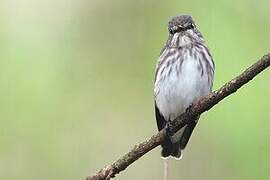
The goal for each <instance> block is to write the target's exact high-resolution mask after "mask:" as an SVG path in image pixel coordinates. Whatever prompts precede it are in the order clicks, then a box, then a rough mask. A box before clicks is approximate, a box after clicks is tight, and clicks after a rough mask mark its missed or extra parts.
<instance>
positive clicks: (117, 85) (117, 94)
mask: <svg viewBox="0 0 270 180" xmlns="http://www.w3.org/2000/svg"><path fill="white" fill-rule="evenodd" d="M269 8H270V3H269V1H267V0H262V1H254V0H237V1H234V0H222V1H214V0H206V1H195V0H190V1H182V0H178V1H162V0H148V1H142V0H76V1H75V0H73V1H72V0H47V1H41V0H6V1H4V0H1V1H0V84H1V87H0V93H1V95H0V115H1V116H0V126H1V127H0V179H8V180H15V179H22V180H36V179H50V180H61V179H63V180H64V179H65V180H75V179H77V180H78V179H84V178H85V177H86V175H88V174H91V173H94V172H95V171H96V170H98V169H100V168H102V167H104V166H105V165H106V164H109V163H111V162H113V161H114V160H116V159H117V158H118V157H120V156H121V155H123V154H124V153H125V152H127V151H128V150H130V149H131V148H132V147H133V145H134V144H136V143H139V142H141V141H143V140H145V139H147V138H148V137H150V136H151V135H152V134H154V133H155V132H156V131H157V130H156V124H155V119H154V106H153V81H154V70H155V63H156V60H157V57H158V55H159V52H160V50H161V48H162V46H163V45H164V43H165V41H166V39H167V36H168V32H167V21H168V19H169V18H170V17H171V16H174V15H178V14H183V13H184V14H192V15H193V17H194V19H195V20H196V22H197V24H198V26H199V28H200V30H201V31H202V33H203V35H204V37H205V39H206V41H207V43H208V45H209V47H210V49H211V52H212V55H213V57H214V59H215V63H216V76H215V83H214V89H217V88H218V87H220V86H221V85H222V84H224V83H225V82H226V81H228V80H230V79H231V78H233V77H234V76H236V75H238V74H239V73H240V72H242V71H243V70H244V69H245V68H246V67H248V66H249V65H251V64H252V63H253V62H255V60H256V59H257V58H259V57H261V56H262V55H263V54H265V53H266V52H267V51H269V42H270V21H269V16H270V11H269ZM269 82H270V71H269V70H268V71H265V72H263V73H262V74H261V75H259V76H258V77H256V78H255V79H254V80H253V81H252V82H250V83H249V84H248V85H246V86H245V87H244V88H242V89H241V90H239V91H238V92H237V93H236V94H234V95H233V96H230V97H229V98H227V99H226V100H224V101H222V102H221V103H220V104H219V105H218V106H216V107H215V108H213V109H212V110H211V111H210V112H207V113H205V114H204V115H203V116H202V117H201V120H200V123H199V125H198V126H197V128H196V130H195V131H194V133H193V136H192V139H191V141H190V143H189V145H188V146H187V148H186V150H185V153H184V158H183V160H181V161H171V162H170V167H171V170H170V174H171V175H170V177H171V180H172V179H189V180H195V179H200V180H216V179H219V180H223V179H224V180H227V179H230V180H239V179H245V180H253V179H260V180H266V179H269V178H270V154H269V151H270V141H269V139H270V121H269V120H270V111H269V107H270V101H269V97H270V83H269ZM162 175H163V161H162V160H161V159H160V148H156V149H155V150H153V151H152V152H151V153H149V154H147V155H146V156H144V157H143V158H141V159H140V160H139V161H137V162H136V163H135V164H133V165H132V166H130V167H129V168H128V169H127V170H126V171H125V172H123V173H121V174H120V175H119V176H117V179H119V180H124V179H130V180H136V179H155V180H158V179H162Z"/></svg>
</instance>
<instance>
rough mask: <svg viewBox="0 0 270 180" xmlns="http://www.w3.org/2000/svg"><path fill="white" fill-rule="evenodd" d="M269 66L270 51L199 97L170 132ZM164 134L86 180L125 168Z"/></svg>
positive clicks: (97, 179)
mask: <svg viewBox="0 0 270 180" xmlns="http://www.w3.org/2000/svg"><path fill="white" fill-rule="evenodd" d="M269 66H270V53H269V54H267V55H265V56H263V57H262V58H261V59H260V60H258V61H257V62H256V63H255V64H253V65H252V66H250V67H249V68H248V69H246V70H245V71H244V72H243V73H242V74H240V75H239V76H237V77H235V78H234V79H232V80H231V81H229V82H227V83H226V84H225V85H224V86H222V87H221V88H220V89H219V90H217V91H214V92H212V93H210V94H209V95H208V96H206V97H203V98H201V99H200V100H199V101H198V102H197V103H195V104H193V105H192V106H191V107H190V108H188V110H187V111H186V112H185V113H183V114H182V115H180V116H179V117H178V118H177V119H175V120H173V121H172V127H173V128H172V132H173V133H175V132H177V131H178V130H179V129H180V128H182V127H183V126H185V125H186V124H188V123H189V122H190V121H191V120H192V119H194V117H196V116H198V115H200V114H202V113H204V112H205V111H208V110H209V109H211V108H212V107H213V106H215V105H216V104H217V103H219V102H220V101H221V100H222V99H224V98H225V97H227V96H229V95H230V94H232V93H234V92H236V91H237V90H238V89H239V88H240V87H242V86H243V85H244V84H246V83H248V82H249V81H250V80H252V79H253V78H254V77H255V76H256V75H258V74H259V73H260V72H262V71H263V70H264V69H266V68H267V67H269ZM165 136H166V132H165V129H163V130H161V131H159V132H158V133H157V134H156V135H153V136H152V137H151V138H150V139H149V140H147V141H145V142H142V143H140V144H138V145H135V147H134V148H133V149H132V150H131V151H130V152H128V153H127V154H126V155H124V156H123V157H121V158H120V159H118V160H117V161H116V162H114V163H113V164H111V165H109V166H107V167H105V168H103V169H101V170H100V171H99V172H97V173H96V174H94V175H92V176H88V177H87V178H86V180H109V179H111V178H113V177H115V175H116V174H118V173H120V172H121V171H123V170H125V169H126V168H127V167H128V166H129V165H130V164H132V163H133V162H135V161H136V160H137V159H139V158H140V157H142V156H143V155H144V154H146V153H147V152H149V151H151V150H152V149H154V148H155V147H157V146H159V145H160V144H161V142H162V141H163V140H164V138H165Z"/></svg>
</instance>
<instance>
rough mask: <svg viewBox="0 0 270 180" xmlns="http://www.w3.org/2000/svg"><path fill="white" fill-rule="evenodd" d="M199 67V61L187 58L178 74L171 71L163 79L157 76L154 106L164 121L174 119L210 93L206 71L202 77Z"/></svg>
mask: <svg viewBox="0 0 270 180" xmlns="http://www.w3.org/2000/svg"><path fill="white" fill-rule="evenodd" d="M199 67H200V64H199V61H198V60H196V59H193V58H190V57H189V59H185V60H184V62H183V64H182V67H181V72H179V73H178V74H177V71H175V70H172V71H171V73H168V72H167V76H165V77H160V76H162V75H160V74H158V75H157V77H156V82H155V99H156V105H157V107H158V109H159V111H160V112H161V114H162V115H163V116H164V118H165V120H169V119H170V120H173V119H175V118H176V117H178V116H179V115H180V114H181V113H183V112H184V111H185V110H186V108H187V107H189V106H190V105H191V104H192V103H194V102H196V101H197V100H198V99H199V98H200V97H202V96H205V95H207V94H208V93H209V92H210V91H211V85H210V83H209V81H208V77H207V71H206V70H204V73H203V75H202V71H201V70H200V68H199ZM203 68H204V69H205V64H203ZM165 71H166V69H165V70H164V72H165ZM167 71H168V70H167ZM163 74H166V72H165V73H163Z"/></svg>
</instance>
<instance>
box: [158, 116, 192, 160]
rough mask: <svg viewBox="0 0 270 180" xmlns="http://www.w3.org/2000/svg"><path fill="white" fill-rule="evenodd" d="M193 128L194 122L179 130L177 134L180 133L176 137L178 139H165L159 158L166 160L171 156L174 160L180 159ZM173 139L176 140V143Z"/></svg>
mask: <svg viewBox="0 0 270 180" xmlns="http://www.w3.org/2000/svg"><path fill="white" fill-rule="evenodd" d="M195 126H196V122H195V121H193V122H191V123H190V124H188V125H186V126H185V127H183V128H182V129H181V130H179V132H181V133H180V134H178V135H177V136H178V137H167V138H166V139H165V141H164V142H163V143H162V144H161V146H162V151H161V156H162V157H163V158H168V157H169V156H172V157H174V158H176V159H181V158H182V155H183V154H182V150H183V149H185V147H186V145H187V143H188V141H189V138H190V136H191V134H192V132H193V129H194V128H195ZM176 134H177V133H176ZM175 139H177V141H176V140H175Z"/></svg>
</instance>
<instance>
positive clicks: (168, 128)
mask: <svg viewBox="0 0 270 180" xmlns="http://www.w3.org/2000/svg"><path fill="white" fill-rule="evenodd" d="M165 129H166V134H167V135H168V136H172V135H173V126H172V121H171V120H168V121H167V123H166V126H165Z"/></svg>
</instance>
